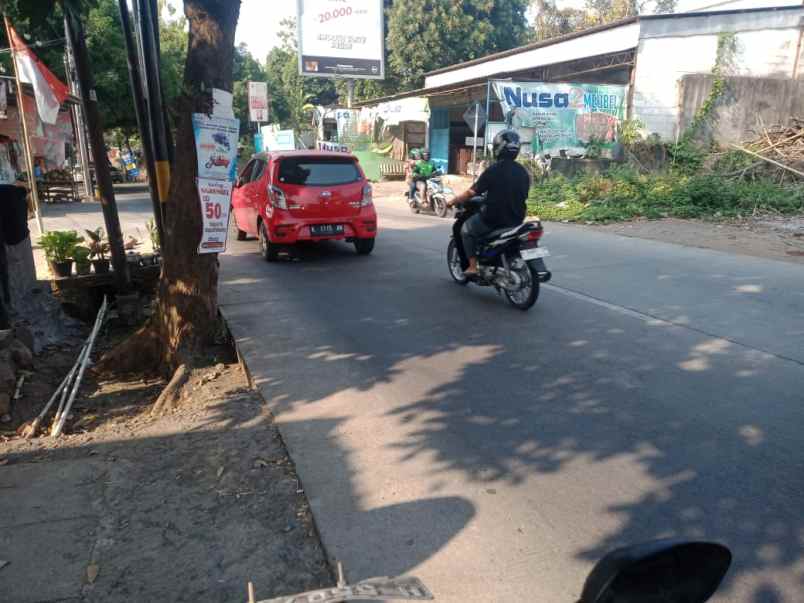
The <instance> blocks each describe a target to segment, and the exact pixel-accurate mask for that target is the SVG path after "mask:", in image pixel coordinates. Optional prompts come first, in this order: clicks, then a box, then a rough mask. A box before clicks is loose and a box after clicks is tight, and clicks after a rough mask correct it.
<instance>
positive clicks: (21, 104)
mask: <svg viewBox="0 0 804 603" xmlns="http://www.w3.org/2000/svg"><path fill="white" fill-rule="evenodd" d="M3 23H4V24H5V27H6V38H7V39H8V43H9V46H11V64H12V65H13V66H14V82H15V83H16V85H17V114H18V115H19V117H20V121H21V122H22V144H23V148H24V149H25V161H26V163H27V164H28V183H29V184H30V187H31V198H32V199H33V204H34V213H35V215H36V228H37V229H38V230H39V234H40V235H41V234H44V232H45V225H44V223H43V222H42V212H41V210H40V209H39V190H38V189H37V187H36V176H34V162H33V153H31V143H30V140H29V138H28V122H27V120H26V119H25V100H24V97H25V94H24V93H23V91H22V83H21V82H20V74H19V70H18V69H17V52H16V51H15V50H14V45H13V44H12V43H11V30H10V26H9V23H8V17H7V16H6V14H5V13H3Z"/></svg>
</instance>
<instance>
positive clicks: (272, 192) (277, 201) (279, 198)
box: [268, 186, 288, 209]
mask: <svg viewBox="0 0 804 603" xmlns="http://www.w3.org/2000/svg"><path fill="white" fill-rule="evenodd" d="M268 199H269V201H270V204H271V205H273V206H274V207H275V208H277V209H287V208H288V200H287V198H286V197H285V193H284V192H282V189H280V188H277V187H275V186H269V187H268Z"/></svg>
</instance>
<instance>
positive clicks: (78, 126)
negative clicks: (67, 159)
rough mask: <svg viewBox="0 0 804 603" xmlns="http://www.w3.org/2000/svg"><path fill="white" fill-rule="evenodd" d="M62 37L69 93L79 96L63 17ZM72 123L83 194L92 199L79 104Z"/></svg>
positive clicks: (84, 129) (90, 175)
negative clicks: (79, 162)
mask: <svg viewBox="0 0 804 603" xmlns="http://www.w3.org/2000/svg"><path fill="white" fill-rule="evenodd" d="M64 37H65V39H66V40H67V43H66V47H67V54H66V56H67V79H68V80H69V84H70V94H72V95H73V96H77V97H79V98H80V97H81V92H80V90H78V82H77V81H76V78H75V54H74V52H73V45H72V44H71V43H70V36H69V35H68V33H67V18H66V17H65V18H64ZM72 112H73V123H74V124H75V131H76V142H77V143H78V145H77V146H78V155H79V157H80V159H81V174H82V180H83V181H84V195H85V196H86V197H87V198H88V199H92V197H93V191H92V173H91V172H90V170H89V150H88V148H87V147H88V144H89V143H88V142H87V128H86V125H85V123H84V113H83V109H82V107H81V105H73V107H72Z"/></svg>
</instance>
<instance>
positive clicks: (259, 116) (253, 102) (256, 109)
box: [248, 82, 269, 122]
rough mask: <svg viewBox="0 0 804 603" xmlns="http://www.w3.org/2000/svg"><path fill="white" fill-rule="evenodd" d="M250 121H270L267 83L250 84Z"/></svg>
mask: <svg viewBox="0 0 804 603" xmlns="http://www.w3.org/2000/svg"><path fill="white" fill-rule="evenodd" d="M248 114H249V121H256V122H265V121H268V118H269V111H268V84H266V83H265V82H249V83H248Z"/></svg>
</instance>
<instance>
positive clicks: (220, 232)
mask: <svg viewBox="0 0 804 603" xmlns="http://www.w3.org/2000/svg"><path fill="white" fill-rule="evenodd" d="M198 197H199V199H200V200H201V216H202V218H203V223H204V228H203V230H202V232H201V242H200V243H199V244H198V253H222V252H224V251H226V234H227V233H228V231H229V207H230V206H231V204H232V201H231V199H232V183H231V182H229V181H228V180H210V179H207V178H199V179H198Z"/></svg>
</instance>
